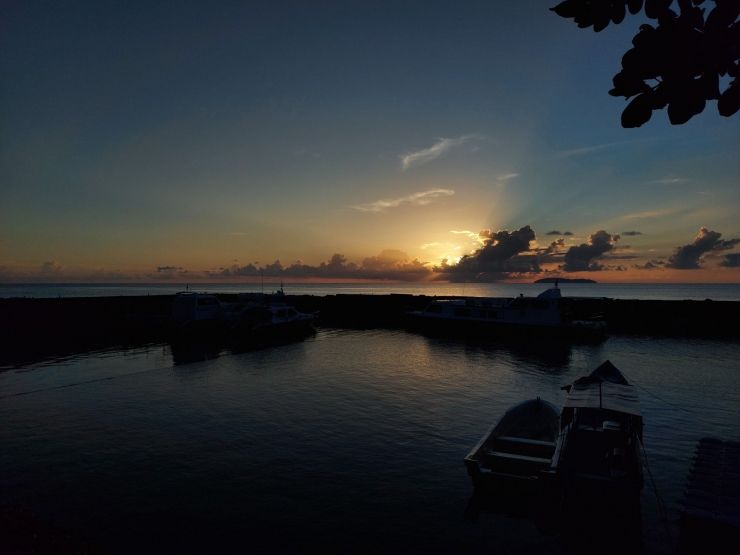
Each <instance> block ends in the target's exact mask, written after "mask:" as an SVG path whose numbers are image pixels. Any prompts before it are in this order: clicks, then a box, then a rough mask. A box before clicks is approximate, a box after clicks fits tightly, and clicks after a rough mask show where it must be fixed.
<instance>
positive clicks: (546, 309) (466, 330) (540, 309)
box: [407, 283, 606, 341]
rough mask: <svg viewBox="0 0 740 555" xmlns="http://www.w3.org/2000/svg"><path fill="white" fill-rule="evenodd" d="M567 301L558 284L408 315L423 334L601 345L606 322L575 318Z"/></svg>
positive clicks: (434, 305) (435, 305)
mask: <svg viewBox="0 0 740 555" xmlns="http://www.w3.org/2000/svg"><path fill="white" fill-rule="evenodd" d="M573 298H575V297H572V298H569V297H563V296H562V294H561V292H560V288H559V287H558V284H557V283H555V285H554V287H551V288H550V289H548V290H546V291H543V292H542V293H540V294H539V295H537V296H536V297H525V296H524V295H520V296H519V297H515V298H489V297H471V298H467V299H452V300H446V299H434V300H433V301H431V302H430V303H429V304H428V305H427V307H426V308H425V309H424V310H423V311H415V312H409V313H407V323H408V326H409V328H411V329H418V330H420V331H431V332H442V333H461V334H463V335H466V336H469V335H472V334H485V335H486V336H489V337H494V338H495V337H498V336H501V335H503V334H515V335H518V336H528V335H532V334H539V335H546V336H550V337H557V338H567V339H575V340H584V341H601V340H603V339H605V337H606V322H605V321H604V319H603V317H601V315H598V314H593V315H590V316H589V317H587V318H581V319H576V318H574V317H573V312H572V310H571V303H570V301H571V300H572V299H573Z"/></svg>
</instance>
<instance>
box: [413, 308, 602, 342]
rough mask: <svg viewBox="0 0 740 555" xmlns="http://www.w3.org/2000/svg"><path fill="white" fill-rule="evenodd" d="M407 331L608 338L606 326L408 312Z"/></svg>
mask: <svg viewBox="0 0 740 555" xmlns="http://www.w3.org/2000/svg"><path fill="white" fill-rule="evenodd" d="M406 328H407V329H408V330H409V331H416V332H420V333H425V334H429V335H443V336H452V337H465V338H469V337H478V338H487V339H497V338H512V339H530V338H531V339H538V340H539V339H546V340H553V341H572V342H579V343H600V342H602V341H604V340H605V339H606V337H607V333H606V327H605V326H577V325H570V324H560V325H537V324H527V323H514V322H506V323H504V322H496V321H490V320H473V319H456V318H439V317H429V316H424V315H423V314H422V313H408V314H407V315H406Z"/></svg>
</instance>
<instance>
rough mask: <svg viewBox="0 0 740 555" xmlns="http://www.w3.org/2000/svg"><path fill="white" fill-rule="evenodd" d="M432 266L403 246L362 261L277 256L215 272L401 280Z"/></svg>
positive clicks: (220, 274)
mask: <svg viewBox="0 0 740 555" xmlns="http://www.w3.org/2000/svg"><path fill="white" fill-rule="evenodd" d="M431 273H432V270H431V269H430V268H429V267H428V266H427V265H426V263H424V262H422V261H421V260H419V259H418V258H414V259H409V256H408V254H406V253H405V252H403V251H399V250H385V251H383V252H381V253H380V254H379V255H378V256H371V257H368V258H365V259H364V260H363V261H362V263H361V264H355V263H354V262H347V258H346V257H345V256H344V255H343V254H335V255H334V256H332V257H331V259H329V260H327V261H326V262H321V263H320V264H319V265H318V266H311V265H310V264H304V263H303V262H302V261H300V260H296V261H295V262H294V263H293V264H291V265H289V266H284V265H283V263H282V262H280V261H279V260H276V261H275V262H273V263H271V264H265V266H264V267H260V268H257V267H256V266H254V265H252V264H248V265H247V266H239V265H238V264H234V265H232V266H231V267H230V268H225V269H222V270H221V271H219V272H218V273H215V274H209V275H210V276H213V277H257V276H262V275H264V276H265V277H280V278H294V279H311V278H323V279H382V280H398V281H419V280H422V279H424V278H427V277H429V276H430V275H431Z"/></svg>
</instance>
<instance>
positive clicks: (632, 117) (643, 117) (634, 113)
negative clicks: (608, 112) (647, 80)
mask: <svg viewBox="0 0 740 555" xmlns="http://www.w3.org/2000/svg"><path fill="white" fill-rule="evenodd" d="M650 97H651V94H650V93H646V92H645V93H642V94H641V95H639V96H637V97H635V99H634V100H632V102H630V103H629V104H627V107H626V108H625V109H624V112H622V127H626V128H628V129H630V128H633V127H640V126H641V125H642V124H643V123H647V122H648V121H649V120H650V116H652V115H653V105H652V99H651V98H650Z"/></svg>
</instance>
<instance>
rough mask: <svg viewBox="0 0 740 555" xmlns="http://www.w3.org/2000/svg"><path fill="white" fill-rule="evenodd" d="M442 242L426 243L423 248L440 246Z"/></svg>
mask: <svg viewBox="0 0 740 555" xmlns="http://www.w3.org/2000/svg"><path fill="white" fill-rule="evenodd" d="M441 244H442V243H424V244H423V245H422V246H421V248H422V249H426V248H427V247H438V246H439V245H441Z"/></svg>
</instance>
